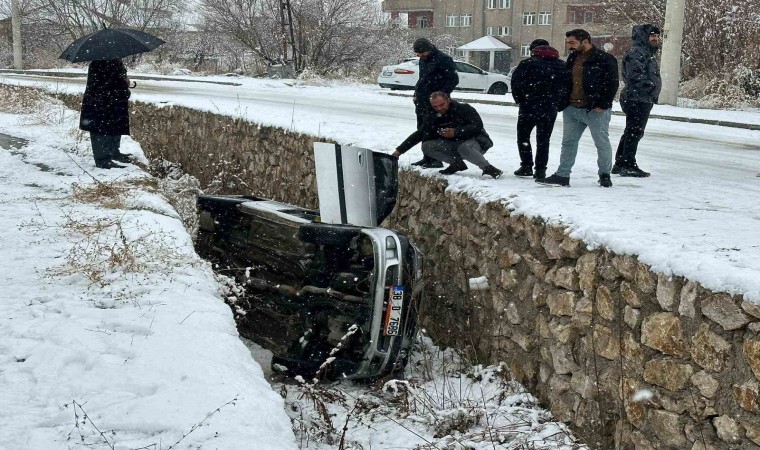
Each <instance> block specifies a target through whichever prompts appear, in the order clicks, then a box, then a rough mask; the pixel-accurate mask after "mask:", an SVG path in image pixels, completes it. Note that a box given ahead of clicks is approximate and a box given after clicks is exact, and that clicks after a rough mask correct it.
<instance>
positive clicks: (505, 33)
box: [499, 27, 511, 36]
mask: <svg viewBox="0 0 760 450" xmlns="http://www.w3.org/2000/svg"><path fill="white" fill-rule="evenodd" d="M510 33H511V30H510V29H509V27H499V36H509V35H510Z"/></svg>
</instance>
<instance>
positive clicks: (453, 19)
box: [446, 15, 459, 27]
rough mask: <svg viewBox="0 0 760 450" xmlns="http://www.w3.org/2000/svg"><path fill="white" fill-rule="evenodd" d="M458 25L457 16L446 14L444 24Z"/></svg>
mask: <svg viewBox="0 0 760 450" xmlns="http://www.w3.org/2000/svg"><path fill="white" fill-rule="evenodd" d="M458 25H459V16H453V15H448V16H446V26H447V27H456V26H458Z"/></svg>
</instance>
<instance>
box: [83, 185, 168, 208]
mask: <svg viewBox="0 0 760 450" xmlns="http://www.w3.org/2000/svg"><path fill="white" fill-rule="evenodd" d="M72 188H73V197H74V200H76V201H78V202H82V203H96V204H98V205H100V206H102V207H104V208H108V209H124V208H125V204H124V201H125V199H126V198H127V197H128V196H129V195H130V194H132V193H133V192H134V191H135V190H136V189H142V190H144V191H147V192H156V190H157V188H158V181H156V180H155V179H154V178H137V179H133V180H127V181H119V180H113V181H97V182H96V183H93V184H83V183H74V184H72Z"/></svg>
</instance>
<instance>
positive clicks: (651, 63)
mask: <svg viewBox="0 0 760 450" xmlns="http://www.w3.org/2000/svg"><path fill="white" fill-rule="evenodd" d="M631 39H633V47H631V49H630V50H628V52H627V53H626V54H625V57H624V58H623V81H624V82H625V86H624V87H623V92H621V93H620V106H621V107H622V108H623V112H624V113H625V131H623V136H621V137H620V144H618V148H617V152H615V165H613V166H612V173H614V174H620V176H621V177H638V178H644V177H648V176H649V172H644V171H643V170H641V169H639V166H638V164H636V150H638V147H639V141H640V140H641V138H642V137H644V129H645V128H646V126H647V121H648V120H649V113H651V112H652V107H653V106H654V104H655V103H657V99H658V98H659V96H660V90H661V89H662V80H661V79H660V67H659V66H658V65H657V59H656V55H657V49H658V48H659V47H660V29H659V28H657V27H656V26H655V25H652V24H645V25H636V26H635V27H633V30H632V32H631Z"/></svg>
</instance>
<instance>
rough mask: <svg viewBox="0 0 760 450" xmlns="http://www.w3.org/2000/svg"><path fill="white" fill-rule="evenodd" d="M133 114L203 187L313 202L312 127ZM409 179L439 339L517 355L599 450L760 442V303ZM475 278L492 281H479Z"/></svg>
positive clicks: (438, 182)
mask: <svg viewBox="0 0 760 450" xmlns="http://www.w3.org/2000/svg"><path fill="white" fill-rule="evenodd" d="M67 101H68V103H69V104H71V105H72V106H76V105H77V99H75V98H68V99H67ZM133 112H134V114H133V116H132V130H133V133H132V135H133V137H134V138H135V139H136V140H137V141H139V142H140V143H141V145H142V147H143V149H144V151H145V153H146V155H148V156H149V157H150V158H159V157H160V158H165V159H168V160H170V161H174V162H177V163H180V164H181V165H182V166H183V168H184V169H185V170H186V171H187V172H189V173H191V174H193V175H195V176H197V177H198V178H199V179H200V180H201V182H202V183H203V184H204V186H213V188H214V190H215V191H216V192H219V193H253V194H254V195H261V196H263V197H268V198H274V199H278V200H282V201H286V202H290V203H295V204H298V205H301V206H305V207H315V206H316V204H317V200H316V184H315V179H314V175H313V172H312V170H313V158H312V154H311V153H312V149H311V144H312V142H313V141H314V140H315V139H314V138H311V137H305V136H300V135H296V134H293V133H288V132H286V131H284V130H281V129H275V128H267V127H260V126H257V125H254V124H250V123H246V122H243V121H241V120H236V119H234V118H229V117H225V116H220V115H216V114H211V113H201V112H198V111H194V110H190V109H187V108H181V107H164V108H156V107H154V106H149V105H144V104H139V103H138V104H135V105H133ZM400 183H401V185H400V195H399V202H398V206H397V209H396V211H395V212H394V213H393V214H392V215H391V217H390V218H389V219H388V223H387V224H386V225H387V226H389V227H392V228H396V229H398V230H400V231H403V232H405V233H407V234H408V235H409V236H410V238H412V239H413V241H414V242H415V243H417V244H418V245H419V247H420V248H421V249H422V251H423V252H424V253H425V255H426V279H427V285H428V289H427V294H426V299H425V306H424V311H423V320H424V324H425V328H426V329H427V330H428V331H429V332H430V333H431V334H432V335H433V336H434V337H435V338H436V339H437V340H438V341H439V342H441V343H444V344H447V345H451V346H454V347H456V348H458V349H460V350H462V351H464V353H465V354H466V355H467V356H468V357H470V358H471V359H472V360H473V361H477V362H496V361H506V362H507V364H508V365H509V367H510V368H511V370H512V372H513V374H514V377H515V378H516V379H518V380H519V381H521V382H523V383H524V384H525V385H527V386H528V387H529V388H530V389H531V390H532V391H533V392H534V393H535V394H536V395H537V396H539V397H540V398H541V399H542V400H543V401H544V402H545V404H546V405H547V406H548V407H549V408H550V409H551V411H552V412H553V413H554V414H555V416H556V417H558V418H559V419H561V420H563V421H566V422H568V423H570V424H572V425H573V426H574V430H575V432H576V434H577V435H578V436H579V437H581V438H582V439H583V440H584V441H585V442H586V443H588V444H589V445H591V446H592V447H593V448H597V449H612V448H622V449H660V448H662V449H666V448H667V449H693V450H696V449H700V450H701V449H705V450H706V449H750V448H758V446H760V401H758V397H760V306H758V305H754V304H751V303H748V302H744V301H742V300H741V299H740V298H738V297H732V296H730V295H728V294H725V293H720V292H711V291H709V290H707V289H704V288H703V287H701V286H700V285H699V284H698V283H695V282H693V281H690V280H686V279H684V278H681V277H667V276H664V275H661V274H657V273H654V272H653V271H652V270H651V269H650V268H649V267H647V266H646V265H645V264H642V263H640V262H638V261H637V259H636V258H635V257H633V256H627V255H615V254H612V253H610V252H608V251H606V250H604V249H597V250H589V249H587V248H586V246H585V245H584V244H583V243H582V242H579V241H577V240H574V239H571V238H569V237H568V236H567V234H566V233H565V231H564V230H563V229H562V228H558V227H555V226H550V225H547V224H546V223H544V222H543V221H542V220H540V219H530V218H527V217H524V216H520V215H516V214H512V213H511V212H510V211H509V210H508V209H507V208H506V207H505V206H504V205H503V204H501V203H487V204H478V203H477V202H476V201H474V200H473V199H471V198H470V197H468V196H467V195H464V194H458V193H453V192H449V191H447V190H446V186H447V184H446V181H445V180H442V179H436V178H429V177H425V176H421V175H420V174H418V173H417V172H414V171H402V172H401V175H400ZM478 276H486V277H487V278H488V280H489V284H490V288H489V289H488V290H480V291H474V292H472V291H470V290H469V288H468V283H467V280H468V279H469V278H472V277H478Z"/></svg>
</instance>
